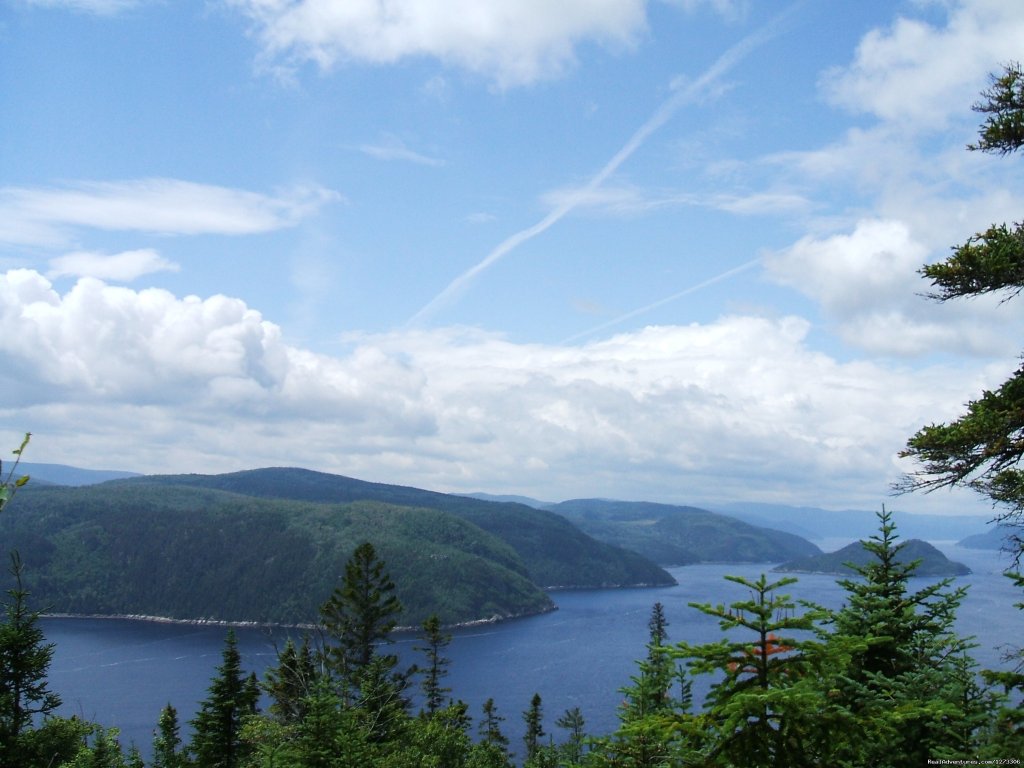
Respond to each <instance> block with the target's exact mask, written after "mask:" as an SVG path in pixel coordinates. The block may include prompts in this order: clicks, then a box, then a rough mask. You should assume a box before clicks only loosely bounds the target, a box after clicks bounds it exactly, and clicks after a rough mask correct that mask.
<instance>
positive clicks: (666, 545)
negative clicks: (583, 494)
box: [548, 499, 821, 565]
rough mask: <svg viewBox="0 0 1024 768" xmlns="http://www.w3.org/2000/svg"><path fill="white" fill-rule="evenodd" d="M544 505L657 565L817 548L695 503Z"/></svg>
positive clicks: (757, 558) (755, 558) (756, 559)
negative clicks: (694, 505) (678, 504)
mask: <svg viewBox="0 0 1024 768" xmlns="http://www.w3.org/2000/svg"><path fill="white" fill-rule="evenodd" d="M548 509H550V510H551V511H552V512H557V513H558V514H560V515H564V516H565V517H567V518H569V519H570V520H572V521H573V522H574V523H575V524H576V525H577V526H579V528H580V529H581V530H583V531H584V532H586V533H589V534H590V535H591V536H593V537H594V538H595V539H597V540H598V541H603V542H605V543H608V544H614V545H616V546H619V547H625V548H627V549H631V550H633V551H634V552H639V553H640V554H642V555H644V556H645V557H648V558H650V559H651V560H653V561H654V562H656V563H660V564H661V565H692V564H693V563H706V562H720V563H742V562H752V563H766V562H778V561H780V560H789V559H791V558H795V557H803V556H809V555H818V554H821V550H820V549H818V547H817V546H815V545H814V544H812V543H811V542H809V541H807V540H806V539H804V538H801V537H800V536H796V535H795V534H792V533H786V532H784V531H777V530H773V529H771V528H765V527H761V526H756V525H751V524H749V523H745V522H743V521H741V520H737V519H735V518H733V517H729V516H728V515H721V514H718V513H716V512H710V511H708V510H706V509H701V508H699V507H680V506H674V505H671V504H654V503H651V502H643V501H608V500H604V499H574V500H573V501H563V502H562V503H561V504H553V505H551V506H550V507H548Z"/></svg>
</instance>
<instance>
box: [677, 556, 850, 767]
mask: <svg viewBox="0 0 1024 768" xmlns="http://www.w3.org/2000/svg"><path fill="white" fill-rule="evenodd" d="M725 578H726V580H728V581H731V582H733V583H735V584H738V585H740V586H743V587H746V588H747V589H748V590H749V593H750V596H749V598H748V599H747V600H742V601H737V602H734V603H732V604H730V605H729V607H728V608H727V607H726V606H724V605H717V606H712V605H710V604H697V603H691V604H690V605H691V606H692V607H694V608H697V609H698V610H700V611H701V612H702V613H705V614H707V615H709V616H713V617H715V618H717V619H718V621H719V626H720V627H721V629H722V632H723V634H725V635H726V638H725V639H723V640H719V641H717V642H714V643H707V644H704V645H690V644H688V643H679V644H678V645H677V646H676V649H675V650H674V651H673V652H674V654H675V655H678V656H680V657H682V658H685V659H689V666H690V668H691V670H692V671H693V672H694V673H697V674H702V673H712V674H715V675H718V676H720V678H719V679H718V680H717V681H716V682H714V683H713V684H712V686H711V690H710V691H709V693H708V696H707V701H706V704H705V710H704V712H703V713H702V715H701V716H700V718H698V719H696V720H695V721H694V723H693V725H694V726H695V727H691V728H690V737H691V738H690V740H689V741H688V742H686V743H684V744H683V745H682V747H681V748H682V749H684V750H691V754H688V755H687V757H688V758H692V751H697V752H699V753H701V754H703V755H704V759H707V760H709V761H710V762H711V763H713V764H724V765H743V766H750V767H751V768H754V767H755V766H766V767H767V766H777V765H786V766H791V767H793V768H797V767H798V766H808V768H810V766H817V765H824V764H829V763H830V760H829V759H828V757H827V754H826V753H827V750H828V748H829V747H828V742H827V738H822V736H823V733H822V731H823V729H824V730H826V731H827V730H829V728H828V726H829V725H830V724H833V723H834V722H835V713H834V711H833V710H834V709H835V708H834V707H832V706H830V705H829V704H828V695H827V686H825V685H822V684H821V681H822V679H823V678H825V679H827V677H826V676H827V675H828V674H829V672H831V667H830V665H829V663H828V654H827V653H826V651H825V646H824V645H823V644H822V643H820V642H818V641H817V640H816V639H815V638H819V637H821V636H822V635H823V632H822V630H821V628H820V626H819V624H820V623H821V622H822V621H824V620H825V619H826V618H827V616H828V612H827V611H825V610H823V609H821V608H819V607H818V606H813V605H810V604H803V606H804V609H805V610H804V613H802V614H797V613H796V608H797V604H796V603H795V602H793V601H792V600H791V599H790V596H789V595H785V594H779V593H778V590H780V589H782V588H784V587H787V586H789V585H790V584H793V583H794V582H795V581H796V579H793V578H782V579H779V580H778V581H776V582H773V583H769V582H768V580H767V579H766V577H765V576H764V575H763V574H762V575H761V577H760V578H758V579H757V580H750V579H745V578H742V577H738V576H726V577H725ZM741 629H745V630H748V631H750V632H752V633H753V638H749V637H743V636H740V635H737V634H736V632H735V631H736V630H741ZM797 633H799V635H800V636H798V635H797Z"/></svg>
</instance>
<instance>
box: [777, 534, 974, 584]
mask: <svg viewBox="0 0 1024 768" xmlns="http://www.w3.org/2000/svg"><path fill="white" fill-rule="evenodd" d="M872 559H874V555H873V554H872V553H871V552H869V551H868V550H867V549H865V548H864V544H863V542H861V541H855V542H853V543H852V544H847V545H846V546H845V547H843V548H842V549H839V550H836V551H835V552H829V553H827V554H823V555H813V556H810V557H801V558H797V559H794V560H790V561H789V562H787V563H783V564H782V565H780V566H778V567H777V568H775V569H774V570H776V571H781V572H783V573H794V572H795V573H834V574H840V575H850V574H852V573H853V569H851V568H850V567H849V566H847V565H846V563H854V564H855V565H866V564H868V563H869V562H870V561H871V560H872ZM896 559H897V561H898V562H901V563H909V562H911V561H913V560H920V561H921V564H920V565H919V566H918V568H917V570H916V571H914V575H915V576H966V575H967V574H968V573H970V572H971V569H970V568H968V567H967V566H966V565H964V564H963V563H957V562H954V561H952V560H950V559H949V558H947V557H946V556H945V555H944V554H942V553H941V552H940V551H939V550H937V549H936V548H935V547H933V546H932V545H931V544H929V543H928V542H927V541H921V539H907V540H906V541H905V543H904V546H903V548H902V549H901V550H900V553H899V555H898V556H897V558H896Z"/></svg>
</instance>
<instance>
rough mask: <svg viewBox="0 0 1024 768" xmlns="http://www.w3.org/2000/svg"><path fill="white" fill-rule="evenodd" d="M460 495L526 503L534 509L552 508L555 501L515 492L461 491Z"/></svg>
mask: <svg viewBox="0 0 1024 768" xmlns="http://www.w3.org/2000/svg"><path fill="white" fill-rule="evenodd" d="M458 495H459V496H466V497H468V498H470V499H479V500H480V501H499V502H509V503H512V504H525V505H526V506H528V507H533V508H534V509H551V507H553V506H554V502H551V501H538V500H537V499H533V498H530V497H529V496H516V495H514V494H505V495H502V494H494V493H460V494H458Z"/></svg>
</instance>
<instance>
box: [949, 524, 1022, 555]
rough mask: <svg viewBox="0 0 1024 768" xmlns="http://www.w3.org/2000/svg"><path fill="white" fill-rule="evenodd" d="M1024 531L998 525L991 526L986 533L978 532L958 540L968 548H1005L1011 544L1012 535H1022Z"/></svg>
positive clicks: (959, 543) (959, 544) (958, 544)
mask: <svg viewBox="0 0 1024 768" xmlns="http://www.w3.org/2000/svg"><path fill="white" fill-rule="evenodd" d="M1022 533H1024V532H1022V531H1021V530H1020V528H1016V527H1013V526H1009V525H997V526H994V527H992V528H989V529H988V530H987V531H985V533H976V534H974V535H973V536H967V537H966V538H963V539H961V540H960V541H958V542H957V546H960V547H966V548H967V549H1003V548H1004V547H1009V546H1010V537H1011V536H1013V535H1017V536H1020V535H1021V534H1022Z"/></svg>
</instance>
